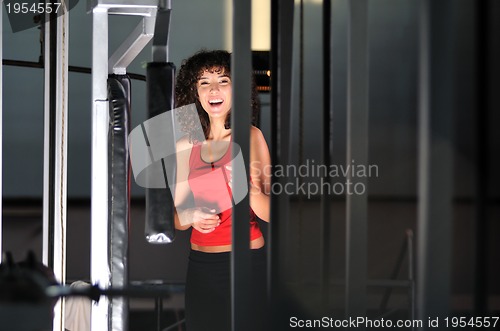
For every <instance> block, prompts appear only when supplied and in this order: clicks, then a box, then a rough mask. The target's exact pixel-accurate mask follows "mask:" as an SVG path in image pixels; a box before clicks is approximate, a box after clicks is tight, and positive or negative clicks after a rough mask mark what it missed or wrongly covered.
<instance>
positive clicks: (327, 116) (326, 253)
mask: <svg viewBox="0 0 500 331" xmlns="http://www.w3.org/2000/svg"><path fill="white" fill-rule="evenodd" d="M331 21H332V5H331V0H324V1H323V145H322V159H323V164H324V165H326V166H327V167H328V168H329V166H330V164H331V155H332V142H333V140H332V125H333V123H332V118H333V115H332V110H333V109H332V107H331V104H332V103H331V93H330V92H331V79H332V72H331V47H332V40H331V37H332V36H331V28H332V22H331ZM323 180H324V181H325V182H331V178H330V177H329V176H328V175H327V174H326V173H325V176H324V177H323ZM330 204H331V199H330V196H329V195H328V194H322V195H321V207H320V208H321V253H320V254H321V255H320V256H321V276H320V279H321V293H322V295H323V297H322V301H323V306H324V307H325V308H327V309H328V307H329V303H330V286H329V281H330V237H331V236H330V221H331V219H330V218H331V213H330Z"/></svg>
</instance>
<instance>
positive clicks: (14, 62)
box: [2, 59, 146, 81]
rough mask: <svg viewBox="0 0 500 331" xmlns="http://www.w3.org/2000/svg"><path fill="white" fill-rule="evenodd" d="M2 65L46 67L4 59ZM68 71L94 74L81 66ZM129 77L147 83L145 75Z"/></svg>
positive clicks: (38, 63)
mask: <svg viewBox="0 0 500 331" xmlns="http://www.w3.org/2000/svg"><path fill="white" fill-rule="evenodd" d="M2 65H4V66H12V67H24V68H39V69H43V67H44V64H43V63H40V62H33V61H23V60H10V59H3V60H2ZM68 71H70V72H78V73H82V74H91V73H92V69H91V68H89V67H79V66H68ZM127 75H128V76H129V77H130V79H135V80H142V81H146V76H145V75H140V74H134V73H127Z"/></svg>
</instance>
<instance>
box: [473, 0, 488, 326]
mask: <svg viewBox="0 0 500 331" xmlns="http://www.w3.org/2000/svg"><path fill="white" fill-rule="evenodd" d="M474 3H475V6H476V8H475V11H476V17H475V23H476V33H475V37H476V48H475V49H476V54H475V61H476V63H475V65H476V91H475V97H476V104H477V107H475V108H474V111H475V113H476V135H477V140H476V148H477V150H476V187H475V189H476V206H475V207H476V222H475V227H476V228H475V247H476V249H475V272H474V277H475V280H474V311H475V314H476V316H484V314H485V313H486V312H487V311H488V244H489V243H488V213H487V207H488V204H487V201H488V178H489V167H488V164H489V160H488V158H489V157H488V151H489V141H488V136H489V132H488V112H489V109H490V107H489V102H488V101H489V97H490V93H489V86H488V63H489V61H490V57H489V47H488V40H489V36H490V34H489V22H490V20H489V8H488V7H489V6H488V1H487V0H476V1H475V2H474Z"/></svg>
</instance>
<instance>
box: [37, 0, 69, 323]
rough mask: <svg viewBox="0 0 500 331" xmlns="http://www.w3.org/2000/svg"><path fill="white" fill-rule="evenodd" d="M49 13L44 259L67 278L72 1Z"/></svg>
mask: <svg viewBox="0 0 500 331" xmlns="http://www.w3.org/2000/svg"><path fill="white" fill-rule="evenodd" d="M62 3H63V7H61V8H60V9H59V10H64V13H63V14H61V13H59V14H56V13H55V11H54V12H53V13H51V14H46V16H45V23H44V24H45V49H44V60H45V64H44V66H45V85H44V86H45V96H44V99H45V101H44V108H45V119H44V127H45V129H44V180H43V182H44V192H43V205H44V208H43V210H44V211H43V262H44V263H45V264H46V265H47V266H49V267H50V268H51V269H52V270H53V271H54V274H55V276H56V278H57V280H58V281H59V282H60V283H63V284H64V283H65V282H66V212H67V211H66V205H67V203H66V202H67V201H66V200H67V170H66V168H67V167H66V165H67V136H68V126H67V123H68V32H69V24H68V23H69V12H68V8H69V7H68V4H67V2H66V1H63V2H62ZM53 329H54V330H59V331H64V301H63V300H59V301H58V302H57V304H56V307H55V309H54V323H53Z"/></svg>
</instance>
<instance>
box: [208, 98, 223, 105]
mask: <svg viewBox="0 0 500 331" xmlns="http://www.w3.org/2000/svg"><path fill="white" fill-rule="evenodd" d="M223 102H224V100H222V99H213V100H208V103H209V104H210V105H211V106H219V105H222V103H223Z"/></svg>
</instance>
